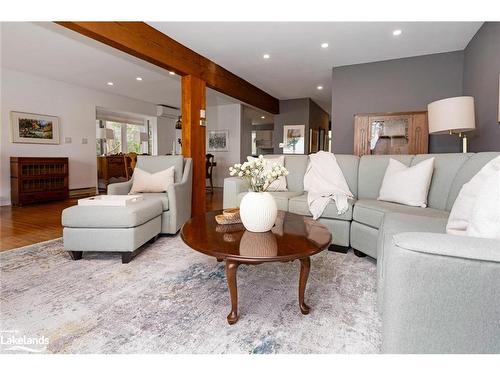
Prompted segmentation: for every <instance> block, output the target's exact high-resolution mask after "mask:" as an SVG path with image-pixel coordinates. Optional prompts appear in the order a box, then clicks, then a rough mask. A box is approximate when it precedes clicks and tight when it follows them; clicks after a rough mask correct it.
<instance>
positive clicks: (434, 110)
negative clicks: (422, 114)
mask: <svg viewBox="0 0 500 375" xmlns="http://www.w3.org/2000/svg"><path fill="white" fill-rule="evenodd" d="M427 117H428V119H429V133H430V134H445V133H448V134H450V135H452V134H458V136H459V137H460V138H462V152H464V153H466V152H467V136H466V134H465V132H468V131H471V130H474V129H475V128H476V122H475V117H474V98H473V97H472V96H457V97H454V98H447V99H442V100H437V101H435V102H432V103H430V104H429V105H428V106H427Z"/></svg>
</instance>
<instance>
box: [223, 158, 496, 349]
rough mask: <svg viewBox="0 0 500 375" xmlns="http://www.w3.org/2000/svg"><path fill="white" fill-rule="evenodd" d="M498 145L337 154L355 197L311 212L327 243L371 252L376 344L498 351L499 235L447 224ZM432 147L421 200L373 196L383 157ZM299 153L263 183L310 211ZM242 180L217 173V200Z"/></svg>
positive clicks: (237, 195)
mask: <svg viewBox="0 0 500 375" xmlns="http://www.w3.org/2000/svg"><path fill="white" fill-rule="evenodd" d="M498 155H500V153H499V152H485V153H477V154H473V153H468V154H424V155H370V156H362V157H361V158H359V157H357V156H353V155H336V158H337V161H338V163H339V166H340V168H341V169H342V172H343V173H344V176H345V178H346V180H347V183H348V185H349V188H350V190H351V192H352V193H353V195H354V199H353V200H352V201H350V207H349V210H348V211H347V212H346V213H344V214H342V215H338V214H337V210H336V206H335V204H334V203H330V204H329V205H328V207H327V208H326V210H325V211H324V213H323V216H322V217H321V218H320V219H319V221H320V222H322V223H323V224H325V225H326V226H327V227H328V228H329V229H330V231H331V233H332V235H333V246H334V247H341V248H347V247H351V248H353V249H354V251H355V253H356V254H357V255H358V256H364V255H369V256H370V257H372V258H374V259H376V260H377V296H378V307H379V311H380V313H381V315H382V322H383V324H382V329H383V351H384V352H391V353H393V352H399V353H427V352H429V353H436V352H438V353H470V352H480V353H487V352H500V241H498V240H492V239H481V238H471V237H462V236H452V235H447V234H445V228H446V222H447V220H448V215H449V212H450V210H451V208H452V206H453V203H454V202H455V199H456V198H457V196H458V193H459V192H460V189H461V187H462V185H463V184H464V183H466V182H468V181H469V180H470V179H471V178H472V177H473V176H474V175H475V174H476V173H477V172H478V171H479V170H480V169H481V168H482V167H483V166H484V165H485V164H486V163H487V162H488V161H490V160H491V159H493V158H495V157H496V156H498ZM430 157H434V158H435V161H434V173H433V177H432V181H431V185H430V189H429V194H428V207H427V208H420V207H409V206H405V205H401V204H397V203H390V202H383V201H378V200H377V197H378V194H379V190H380V186H381V184H382V180H383V177H384V174H385V170H386V168H387V165H388V163H389V159H390V158H394V159H397V160H399V161H401V162H402V163H404V164H406V165H408V166H412V165H415V164H417V163H418V162H420V161H422V160H424V159H426V158H430ZM307 163H308V156H307V155H286V156H285V167H286V168H287V169H288V170H289V172H290V174H289V175H288V176H287V185H288V191H286V192H273V193H271V194H272V195H273V196H274V197H275V199H276V203H277V205H278V208H279V209H281V210H285V211H289V212H293V213H297V214H302V215H308V216H310V213H309V209H308V206H307V192H304V191H303V190H304V187H303V177H304V174H305V171H306V167H307ZM246 190H247V189H246V186H245V184H244V182H243V181H242V180H240V179H237V178H227V179H225V181H224V201H223V205H224V208H228V207H236V206H238V205H239V202H240V201H241V199H242V197H243V196H244V194H245V193H246Z"/></svg>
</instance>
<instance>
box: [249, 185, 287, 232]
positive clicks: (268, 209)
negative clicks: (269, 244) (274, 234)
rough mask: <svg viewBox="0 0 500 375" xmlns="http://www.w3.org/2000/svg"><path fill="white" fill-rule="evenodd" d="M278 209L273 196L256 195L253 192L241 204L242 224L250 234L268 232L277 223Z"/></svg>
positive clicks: (266, 194)
mask: <svg viewBox="0 0 500 375" xmlns="http://www.w3.org/2000/svg"><path fill="white" fill-rule="evenodd" d="M277 215H278V207H277V206H276V202H275V201H274V198H273V196H272V195H271V194H269V193H267V192H264V193H256V192H253V191H250V192H248V193H247V194H245V196H244V197H243V199H242V200H241V203H240V217H241V222H242V223H243V225H244V226H245V228H246V230H248V231H250V232H267V231H268V230H271V228H272V227H273V225H274V223H275V222H276V216H277Z"/></svg>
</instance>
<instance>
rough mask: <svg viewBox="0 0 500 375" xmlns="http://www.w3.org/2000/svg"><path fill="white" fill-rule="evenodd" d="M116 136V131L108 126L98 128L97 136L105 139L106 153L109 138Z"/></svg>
mask: <svg viewBox="0 0 500 375" xmlns="http://www.w3.org/2000/svg"><path fill="white" fill-rule="evenodd" d="M114 137H115V132H114V130H113V129H108V128H97V131H96V138H97V139H102V140H104V150H103V151H104V154H103V155H106V154H107V153H108V141H107V140H108V139H113V138H114Z"/></svg>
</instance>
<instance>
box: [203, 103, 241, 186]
mask: <svg viewBox="0 0 500 375" xmlns="http://www.w3.org/2000/svg"><path fill="white" fill-rule="evenodd" d="M226 129H227V130H229V139H228V145H229V151H227V152H212V151H208V132H209V131H210V130H226ZM240 129H241V105H240V104H226V105H218V106H211V107H207V128H206V132H207V153H211V154H213V155H214V157H215V161H216V162H217V166H216V167H214V171H213V175H214V178H213V182H214V186H217V187H222V186H224V178H225V177H229V170H228V169H229V167H230V166H232V165H233V164H235V163H239V162H240V143H241V142H240V134H241V132H240Z"/></svg>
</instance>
